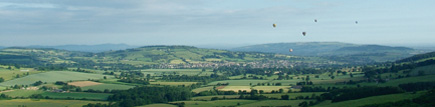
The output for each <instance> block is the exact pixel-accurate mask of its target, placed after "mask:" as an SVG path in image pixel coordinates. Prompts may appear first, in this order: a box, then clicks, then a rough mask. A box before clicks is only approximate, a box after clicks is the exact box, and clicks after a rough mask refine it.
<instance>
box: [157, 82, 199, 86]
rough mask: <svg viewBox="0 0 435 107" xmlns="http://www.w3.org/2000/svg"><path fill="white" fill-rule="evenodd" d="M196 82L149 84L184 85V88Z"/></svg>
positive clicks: (158, 83) (159, 83)
mask: <svg viewBox="0 0 435 107" xmlns="http://www.w3.org/2000/svg"><path fill="white" fill-rule="evenodd" d="M196 83H197V82H150V84H153V85H175V86H178V85H185V86H189V85H192V84H196Z"/></svg>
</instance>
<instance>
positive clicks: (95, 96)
mask: <svg viewBox="0 0 435 107" xmlns="http://www.w3.org/2000/svg"><path fill="white" fill-rule="evenodd" d="M41 95H42V96H48V97H50V98H74V99H92V100H106V99H107V97H109V96H110V95H112V94H107V93H82V92H71V93H55V92H44V93H42V94H41Z"/></svg>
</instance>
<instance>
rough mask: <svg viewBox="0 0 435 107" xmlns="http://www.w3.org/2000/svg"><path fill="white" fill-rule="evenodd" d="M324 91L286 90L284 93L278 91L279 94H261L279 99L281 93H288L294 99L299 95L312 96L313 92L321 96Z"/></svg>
mask: <svg viewBox="0 0 435 107" xmlns="http://www.w3.org/2000/svg"><path fill="white" fill-rule="evenodd" d="M323 93H324V92H301V93H287V92H284V93H278V94H261V95H264V96H267V97H269V98H277V99H281V95H288V96H289V98H290V99H294V98H296V97H298V96H304V97H306V96H310V97H311V96H312V95H313V94H315V95H317V96H319V95H321V94H323Z"/></svg>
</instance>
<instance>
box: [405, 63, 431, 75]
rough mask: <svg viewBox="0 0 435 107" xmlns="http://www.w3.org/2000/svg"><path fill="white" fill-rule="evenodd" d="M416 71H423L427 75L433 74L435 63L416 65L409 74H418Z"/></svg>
mask: <svg viewBox="0 0 435 107" xmlns="http://www.w3.org/2000/svg"><path fill="white" fill-rule="evenodd" d="M418 71H423V72H424V74H426V75H428V74H430V75H433V74H435V65H428V66H423V67H418V68H415V69H413V70H412V71H411V73H410V74H411V75H418Z"/></svg>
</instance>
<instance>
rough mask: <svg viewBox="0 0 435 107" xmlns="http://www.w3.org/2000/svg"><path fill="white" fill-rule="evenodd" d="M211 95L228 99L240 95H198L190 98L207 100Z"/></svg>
mask: <svg viewBox="0 0 435 107" xmlns="http://www.w3.org/2000/svg"><path fill="white" fill-rule="evenodd" d="M213 97H218V98H220V99H223V98H224V97H225V98H228V99H234V98H239V97H240V95H214V96H199V97H193V98H192V100H194V101H196V100H208V101H210V100H211V98H213Z"/></svg>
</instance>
